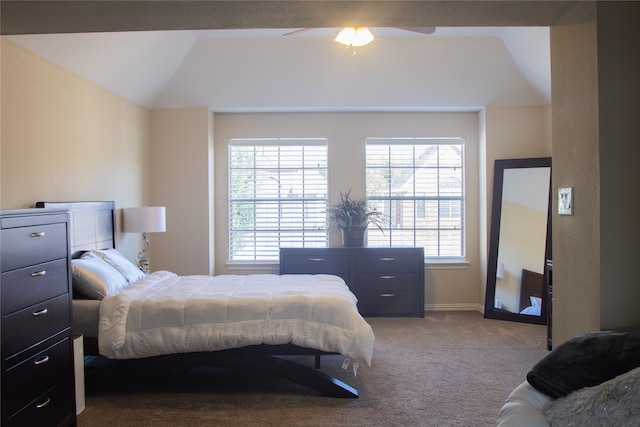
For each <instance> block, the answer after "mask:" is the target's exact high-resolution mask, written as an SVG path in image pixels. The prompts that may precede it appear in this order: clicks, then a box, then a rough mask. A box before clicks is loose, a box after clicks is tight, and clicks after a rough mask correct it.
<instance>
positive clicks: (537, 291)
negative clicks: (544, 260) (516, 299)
mask: <svg viewBox="0 0 640 427" xmlns="http://www.w3.org/2000/svg"><path fill="white" fill-rule="evenodd" d="M520 283H521V285H520V308H519V309H518V311H520V310H523V309H524V308H526V307H528V306H530V305H531V300H530V299H529V297H530V296H532V297H539V298H543V294H544V275H543V274H540V273H536V272H535V271H531V270H527V269H526V268H523V269H522V280H521V281H520Z"/></svg>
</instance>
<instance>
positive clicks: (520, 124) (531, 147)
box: [214, 107, 550, 309]
mask: <svg viewBox="0 0 640 427" xmlns="http://www.w3.org/2000/svg"><path fill="white" fill-rule="evenodd" d="M546 112H547V108H545V107H514V108H512V109H508V108H495V109H494V108H491V109H490V113H489V117H490V119H491V120H490V123H489V124H488V125H487V126H488V128H489V129H490V131H489V132H488V133H489V137H488V138H487V139H488V142H487V145H488V146H489V147H491V149H490V150H487V151H489V153H490V154H489V155H490V156H491V161H490V162H491V165H493V160H495V159H496V158H505V156H511V155H515V153H518V154H519V155H516V156H515V157H526V156H536V157H537V156H544V155H549V151H550V141H549V134H548V130H545V129H548V125H547V123H548V115H547V113H546ZM481 116H484V115H479V114H478V113H410V114H408V113H368V114H366V113H348V114H344V113H341V114H328V113H326V114H311V113H308V114H307V113H305V114H302V113H298V114H216V115H215V119H214V120H215V131H216V134H215V151H216V155H215V158H216V163H215V165H216V167H215V176H216V201H217V203H216V218H217V220H216V236H217V239H216V272H217V273H218V274H223V273H229V272H233V273H249V272H276V271H277V266H269V265H263V266H251V268H248V267H245V268H240V267H238V266H233V267H232V268H230V266H228V265H227V262H228V233H227V228H228V222H227V221H228V212H227V208H228V195H227V163H226V162H227V142H228V140H229V139H230V138H250V137H300V136H305V137H327V138H329V176H330V181H329V199H330V204H333V203H335V202H336V201H337V200H338V198H339V194H340V191H341V190H342V191H346V190H348V189H352V194H353V195H354V196H356V197H358V196H363V195H364V194H365V171H364V163H365V160H364V157H365V145H364V140H365V138H366V137H369V136H370V137H374V136H378V137H384V136H434V137H438V136H462V137H464V138H465V141H466V149H467V152H466V163H467V171H466V172H467V175H466V186H467V188H466V190H467V212H466V215H467V216H466V227H467V230H466V231H467V234H466V237H467V241H466V244H467V246H466V250H467V261H468V264H453V265H447V264H429V265H428V266H427V269H426V272H425V279H426V284H425V305H426V307H427V309H479V308H480V307H481V305H482V304H483V301H484V291H483V290H482V291H480V289H484V288H483V286H484V282H485V277H484V276H483V275H482V271H483V269H484V268H485V266H484V264H486V261H485V260H483V259H482V257H481V249H480V247H481V237H480V236H481V231H480V228H481V227H480V224H481V221H480V217H481V215H480V211H481V209H482V208H481V203H480V200H481V198H480V194H481V185H480V182H481V180H480V179H479V177H480V169H479V166H480V161H479V159H480V156H481V150H480V147H481V144H480V133H481V131H480V129H481V127H482V126H483V125H484V124H482V123H480V122H479V118H480V117H481ZM502 120H505V121H507V122H508V123H503V122H502ZM494 145H495V146H494ZM505 147H506V148H505ZM485 155H486V153H485ZM491 170H493V166H491ZM485 197H486V195H485ZM485 215H486V214H485ZM330 244H331V246H339V245H340V243H339V237H338V235H337V233H336V232H335V230H333V231H332V233H331V238H330Z"/></svg>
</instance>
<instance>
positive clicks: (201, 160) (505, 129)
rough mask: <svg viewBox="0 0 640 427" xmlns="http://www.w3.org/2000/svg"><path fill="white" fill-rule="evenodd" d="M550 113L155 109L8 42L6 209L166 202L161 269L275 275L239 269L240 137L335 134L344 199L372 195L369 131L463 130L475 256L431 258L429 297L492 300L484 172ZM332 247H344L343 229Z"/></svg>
mask: <svg viewBox="0 0 640 427" xmlns="http://www.w3.org/2000/svg"><path fill="white" fill-rule="evenodd" d="M546 111H547V109H546V108H545V107H513V108H507V107H489V108H487V110H486V111H483V112H481V113H410V114H406V113H403V114H401V113H371V114H356V113H349V114H343V113H341V114H216V115H213V114H212V113H210V112H209V111H208V110H207V109H206V108H187V109H176V110H156V111H152V112H149V111H147V110H145V109H144V108H142V107H139V106H136V105H134V104H131V103H130V102H128V101H126V100H123V99H122V98H120V97H118V96H116V95H114V94H112V93H110V92H108V91H105V90H104V89H101V88H99V87H97V86H95V85H94V84H92V83H89V82H87V81H86V80H84V79H82V78H80V77H78V76H76V75H73V74H71V73H69V72H67V71H65V70H62V69H60V68H59V67H57V66H55V65H53V64H51V63H49V62H47V61H45V60H43V59H41V58H39V57H36V56H34V55H32V54H31V53H29V52H27V51H25V50H24V49H22V48H20V47H17V46H15V45H13V44H11V43H10V42H7V41H6V40H3V41H2V146H1V149H2V151H1V155H2V183H1V184H2V188H1V189H2V195H1V202H2V208H3V209H15V208H23V207H28V206H31V205H32V204H33V203H34V202H35V201H37V200H43V199H44V200H48V201H79V200H115V201H116V205H117V206H118V208H123V207H132V206H143V205H164V206H167V232H166V233H155V234H150V235H149V238H150V240H151V253H150V259H151V264H152V265H151V267H152V269H154V270H157V269H169V270H172V271H175V272H177V273H179V274H187V273H201V274H209V273H216V274H223V273H227V272H233V273H251V272H261V271H266V272H273V271H275V269H274V267H273V266H271V267H267V268H262V269H258V270H253V269H244V270H233V271H231V270H229V269H228V268H227V265H226V262H227V242H226V239H227V235H228V233H227V229H226V227H227V224H226V221H227V211H226V209H227V207H228V202H227V195H226V194H227V189H226V185H227V180H226V159H227V153H226V145H225V141H226V140H227V139H228V138H231V137H251V136H253V137H264V136H272V135H276V136H301V135H303V136H328V137H329V138H330V168H331V180H330V183H329V185H330V197H331V199H332V203H333V202H335V201H336V200H337V198H338V197H339V192H340V190H344V189H347V188H353V194H354V195H363V194H364V188H365V187H364V185H365V183H364V180H365V178H364V168H363V167H361V168H356V167H353V165H354V164H361V165H364V145H363V144H358V143H357V142H358V141H363V139H364V138H365V137H367V136H415V135H416V134H422V135H425V136H451V131H452V129H455V133H454V136H462V137H464V138H465V139H466V142H467V177H466V178H467V203H468V206H467V223H466V226H467V233H468V236H469V237H468V241H467V258H468V261H469V263H468V265H455V266H450V265H429V267H428V269H427V271H426V301H425V304H426V306H427V308H428V309H480V308H481V306H482V304H483V300H484V282H485V279H484V276H483V270H484V269H485V268H486V260H485V259H484V258H483V255H482V252H483V251H485V252H486V248H485V246H486V242H484V241H483V240H482V239H481V235H482V233H483V231H482V230H481V229H482V227H481V226H480V224H488V221H489V219H487V220H486V221H485V220H482V221H481V219H480V218H481V212H482V215H483V218H484V217H488V215H487V213H486V212H485V211H483V209H485V206H490V204H486V203H487V202H486V200H487V190H486V184H482V183H483V181H486V182H490V183H492V178H491V179H490V180H485V179H484V178H483V174H482V173H481V169H482V168H487V169H489V170H490V171H492V170H493V166H492V165H493V160H495V159H496V158H506V157H524V156H530V155H536V156H538V155H545V154H546V148H544V147H546V144H548V137H547V134H546V132H545V126H546V123H547V119H546ZM483 119H485V120H483ZM513 122H517V123H518V126H513V125H512V123H513ZM523 129H524V131H523ZM214 136H215V147H214ZM483 141H486V143H485V142H483ZM354 142H356V143H354ZM481 143H482V144H481ZM541 144H543V147H541V146H540V145H541ZM214 148H215V154H216V155H215V168H214V167H212V165H214V163H213V162H214ZM34 159H35V160H34ZM480 159H483V161H482V164H481V162H480ZM487 165H490V167H487ZM481 166H482V168H481ZM214 171H215V176H214ZM214 183H215V187H214ZM489 186H490V185H489ZM214 190H215V197H213V194H214ZM489 194H490V192H489ZM214 205H215V211H214ZM483 205H484V206H483ZM214 217H215V221H214ZM214 222H215V227H214V225H213V224H214ZM214 235H215V236H216V238H215V240H214ZM210 242H215V246H214V245H212V244H210ZM331 244H332V245H339V243H338V238H337V236H336V235H333V236H332V239H331ZM118 246H119V248H120V249H121V250H123V252H125V254H126V255H127V256H128V257H129V258H131V259H134V258H135V255H136V252H137V250H138V249H139V247H140V246H141V239H140V237H139V236H137V235H130V234H122V233H120V234H119V238H118ZM214 249H215V250H214ZM214 256H215V269H214Z"/></svg>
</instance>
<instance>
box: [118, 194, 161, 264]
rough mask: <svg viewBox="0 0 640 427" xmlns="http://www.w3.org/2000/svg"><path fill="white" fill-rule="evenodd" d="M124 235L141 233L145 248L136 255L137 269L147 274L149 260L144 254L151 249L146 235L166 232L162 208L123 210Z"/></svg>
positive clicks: (150, 207)
mask: <svg viewBox="0 0 640 427" xmlns="http://www.w3.org/2000/svg"><path fill="white" fill-rule="evenodd" d="M122 213H123V220H124V227H123V231H124V232H125V233H142V238H143V239H144V241H145V243H146V247H145V248H144V249H143V250H141V251H140V252H139V253H138V258H137V262H138V267H140V270H142V271H144V272H145V274H149V259H148V258H146V257H145V256H144V253H145V252H147V251H148V250H149V248H150V247H151V245H150V243H149V239H148V238H147V233H164V232H165V231H166V230H167V225H166V213H165V207H164V206H149V207H146V206H145V207H142V208H125V209H123V210H122Z"/></svg>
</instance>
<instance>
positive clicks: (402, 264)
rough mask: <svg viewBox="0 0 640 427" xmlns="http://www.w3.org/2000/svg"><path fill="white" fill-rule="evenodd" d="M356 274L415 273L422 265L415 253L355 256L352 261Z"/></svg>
mask: <svg viewBox="0 0 640 427" xmlns="http://www.w3.org/2000/svg"><path fill="white" fill-rule="evenodd" d="M353 264H354V265H353V267H354V270H355V272H356V273H387V272H416V267H420V266H423V265H424V260H423V259H421V257H420V256H419V255H417V254H416V252H415V251H412V253H402V252H400V253H393V252H389V253H384V252H380V253H379V254H367V255H357V256H355V257H354V260H353Z"/></svg>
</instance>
